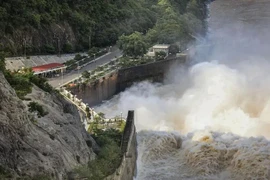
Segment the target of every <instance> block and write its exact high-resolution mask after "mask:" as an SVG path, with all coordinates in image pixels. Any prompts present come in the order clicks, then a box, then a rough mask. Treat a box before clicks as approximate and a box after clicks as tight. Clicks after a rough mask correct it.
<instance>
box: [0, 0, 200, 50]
mask: <svg viewBox="0 0 270 180" xmlns="http://www.w3.org/2000/svg"><path fill="white" fill-rule="evenodd" d="M204 1H205V0H136V1H134V0H102V1H101V0H91V1H89V0H20V1H18V0H9V1H1V2H0V34H1V41H0V42H1V44H0V51H6V52H9V53H10V54H14V55H18V54H24V53H25V54H33V53H57V52H58V51H62V52H67V53H68V52H73V51H80V50H83V49H89V48H90V47H93V46H98V47H100V46H107V45H112V44H114V43H115V42H116V41H117V39H118V37H119V36H121V35H122V34H131V33H133V32H134V31H138V32H140V33H143V34H147V39H148V42H151V43H153V42H156V41H158V42H159V43H167V42H169V43H172V42H175V40H179V39H181V40H182V41H184V40H188V39H190V38H191V37H192V36H193V35H194V33H195V32H198V31H197V30H200V29H201V28H202V26H203V25H202V23H201V20H202V19H204V17H205V13H204V9H203V8H201V7H202V3H203V2H204ZM153 27H154V28H153ZM70 28H71V31H72V32H70V31H69V29H70ZM187 35H188V36H187ZM184 36H186V38H183V37H184ZM59 48H60V49H59Z"/></svg>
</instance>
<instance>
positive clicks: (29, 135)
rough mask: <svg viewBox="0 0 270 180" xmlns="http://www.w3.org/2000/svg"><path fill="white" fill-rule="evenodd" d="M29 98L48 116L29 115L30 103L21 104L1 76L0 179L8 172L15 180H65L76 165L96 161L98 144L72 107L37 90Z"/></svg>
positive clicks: (60, 99) (23, 102)
mask: <svg viewBox="0 0 270 180" xmlns="http://www.w3.org/2000/svg"><path fill="white" fill-rule="evenodd" d="M27 98H31V101H35V102H38V103H39V104H40V105H42V106H43V108H44V110H45V111H47V112H48V114H47V115H45V116H44V117H41V118H39V117H37V116H36V115H35V114H32V113H29V111H28V107H27V104H28V103H29V102H30V101H22V100H20V99H19V98H18V97H17V96H16V93H15V91H14V90H13V89H12V88H11V87H10V85H9V84H8V82H7V81H6V80H5V78H4V76H3V74H2V73H1V72H0V179H1V178H3V177H4V175H3V174H6V173H5V172H6V171H8V172H9V174H12V176H13V177H22V176H27V177H35V176H39V175H42V176H43V177H47V178H48V179H64V178H65V177H66V174H67V172H69V171H70V170H72V169H73V168H75V167H76V166H77V165H81V164H85V163H87V162H88V161H89V160H91V159H93V158H95V153H94V152H93V147H96V144H95V142H94V140H93V139H92V138H91V136H90V135H88V134H87V132H86V131H85V130H84V127H83V125H82V124H81V122H80V116H79V113H78V111H77V109H76V108H75V107H74V106H73V105H71V104H69V103H68V102H66V101H65V100H64V99H62V98H61V97H59V96H58V95H57V94H52V95H51V94H48V93H45V92H43V91H42V90H40V89H39V88H37V87H34V88H33V90H32V93H31V94H29V95H28V96H27ZM31 179H32V178H31Z"/></svg>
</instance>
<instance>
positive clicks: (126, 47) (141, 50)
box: [118, 32, 147, 58]
mask: <svg viewBox="0 0 270 180" xmlns="http://www.w3.org/2000/svg"><path fill="white" fill-rule="evenodd" d="M118 45H119V48H120V49H121V50H123V53H124V55H125V56H131V57H134V58H137V57H142V56H143V55H144V54H145V53H146V52H147V45H146V42H145V40H144V37H143V35H142V34H141V33H139V32H134V33H132V34H131V35H129V36H125V35H122V36H121V37H120V38H119V41H118Z"/></svg>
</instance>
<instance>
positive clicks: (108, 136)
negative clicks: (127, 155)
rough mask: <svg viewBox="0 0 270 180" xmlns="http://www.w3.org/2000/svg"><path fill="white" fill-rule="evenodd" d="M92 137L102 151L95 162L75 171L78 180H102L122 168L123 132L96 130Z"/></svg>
mask: <svg viewBox="0 0 270 180" xmlns="http://www.w3.org/2000/svg"><path fill="white" fill-rule="evenodd" d="M92 137H93V138H94V139H95V141H96V142H97V143H98V145H99V146H100V151H99V152H98V154H97V158H96V159H95V160H93V161H90V162H89V163H88V165H87V166H81V167H78V168H77V169H76V170H75V172H76V174H77V178H78V179H91V180H100V179H103V178H105V177H106V176H108V175H110V174H112V173H113V172H114V171H115V169H117V168H118V167H119V166H120V163H121V160H122V159H121V157H122V154H121V148H120V146H121V137H122V132H121V131H119V130H115V129H107V130H105V131H103V130H100V129H95V130H94V132H93V135H92Z"/></svg>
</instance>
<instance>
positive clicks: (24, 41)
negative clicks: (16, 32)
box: [23, 38, 26, 59]
mask: <svg viewBox="0 0 270 180" xmlns="http://www.w3.org/2000/svg"><path fill="white" fill-rule="evenodd" d="M23 43H24V57H25V59H26V38H23Z"/></svg>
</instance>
